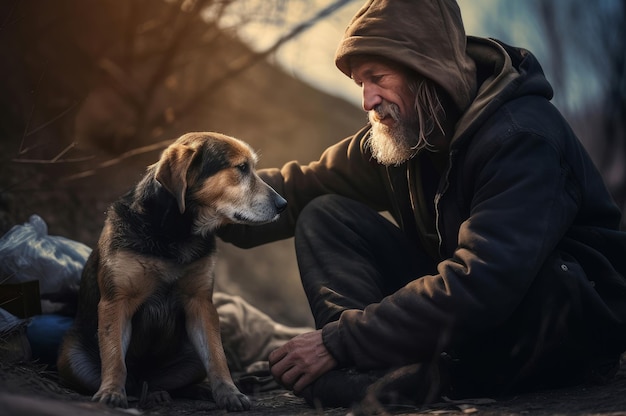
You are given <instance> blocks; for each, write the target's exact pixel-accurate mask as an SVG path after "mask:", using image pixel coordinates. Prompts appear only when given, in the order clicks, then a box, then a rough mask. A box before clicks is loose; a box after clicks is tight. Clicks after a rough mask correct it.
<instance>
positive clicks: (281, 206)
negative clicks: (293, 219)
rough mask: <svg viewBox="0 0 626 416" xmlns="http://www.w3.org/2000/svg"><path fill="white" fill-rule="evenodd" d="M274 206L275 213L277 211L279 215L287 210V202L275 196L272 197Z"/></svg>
mask: <svg viewBox="0 0 626 416" xmlns="http://www.w3.org/2000/svg"><path fill="white" fill-rule="evenodd" d="M274 206H275V207H276V211H278V213H281V212H283V211H284V210H285V208H287V200H286V199H285V198H283V197H282V196H280V195H278V194H276V195H275V196H274Z"/></svg>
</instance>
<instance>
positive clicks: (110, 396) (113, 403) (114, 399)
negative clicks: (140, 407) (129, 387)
mask: <svg viewBox="0 0 626 416" xmlns="http://www.w3.org/2000/svg"><path fill="white" fill-rule="evenodd" d="M91 401H93V402H100V403H104V404H106V405H107V406H109V407H122V408H124V409H126V408H127V407H128V399H127V398H126V390H125V389H124V388H116V387H109V388H100V390H98V391H97V392H96V394H94V395H93V397H92V398H91Z"/></svg>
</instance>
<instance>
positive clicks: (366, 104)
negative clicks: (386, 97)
mask: <svg viewBox="0 0 626 416" xmlns="http://www.w3.org/2000/svg"><path fill="white" fill-rule="evenodd" d="M361 96H362V100H361V106H362V107H363V110H365V111H372V110H373V109H374V108H375V107H376V106H377V105H378V104H380V103H381V102H382V98H381V96H380V94H379V93H378V91H377V88H376V87H374V86H371V85H368V84H363V86H362V87H361Z"/></svg>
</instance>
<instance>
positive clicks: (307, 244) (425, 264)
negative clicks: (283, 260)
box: [295, 195, 436, 328]
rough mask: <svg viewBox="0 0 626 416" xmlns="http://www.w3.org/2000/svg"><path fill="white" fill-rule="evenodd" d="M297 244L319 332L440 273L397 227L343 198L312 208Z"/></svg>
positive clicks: (328, 197) (302, 222)
mask: <svg viewBox="0 0 626 416" xmlns="http://www.w3.org/2000/svg"><path fill="white" fill-rule="evenodd" d="M295 244H296V254H297V259H298V267H299V269H300V276H301V278H302V284H303V287H304V291H305V293H306V295H307V297H308V300H309V304H310V305H311V311H312V313H313V316H314V318H315V324H316V327H317V328H321V327H323V326H324V325H325V324H326V323H328V322H332V321H335V320H337V319H339V316H340V315H341V312H342V311H344V310H346V309H364V308H365V307H366V306H367V305H369V304H371V303H377V302H380V301H381V299H382V298H383V297H385V296H387V295H389V294H391V293H393V292H395V291H396V290H398V289H399V288H401V287H403V286H404V285H406V284H407V283H409V282H410V281H412V280H414V279H416V278H418V277H420V276H423V275H425V274H429V273H433V272H435V271H436V265H435V262H434V261H433V260H432V259H430V258H429V257H428V256H427V255H426V254H425V252H424V251H423V250H421V249H420V248H419V247H418V246H417V245H416V244H415V243H414V242H412V241H410V240H409V239H408V238H407V237H406V235H405V234H404V233H403V232H402V231H401V230H400V229H399V228H398V227H397V226H395V225H394V224H392V223H391V222H390V221H388V220H387V219H385V218H384V217H383V216H381V215H380V214H379V213H378V212H376V211H374V210H372V209H371V208H369V207H367V206H366V205H364V204H361V203H359V202H356V201H353V200H351V199H348V198H345V197H341V196H337V195H326V196H323V197H319V198H317V199H315V200H313V201H312V202H311V203H309V204H308V205H307V207H306V208H305V209H304V210H303V211H302V213H301V215H300V217H299V218H298V223H297V226H296V232H295Z"/></svg>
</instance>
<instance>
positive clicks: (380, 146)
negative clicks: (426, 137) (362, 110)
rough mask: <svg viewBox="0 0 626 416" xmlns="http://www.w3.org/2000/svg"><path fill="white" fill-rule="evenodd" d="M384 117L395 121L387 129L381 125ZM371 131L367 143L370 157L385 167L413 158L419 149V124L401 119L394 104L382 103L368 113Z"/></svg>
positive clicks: (415, 121)
mask: <svg viewBox="0 0 626 416" xmlns="http://www.w3.org/2000/svg"><path fill="white" fill-rule="evenodd" d="M386 116H390V117H391V118H393V120H394V121H395V123H394V125H393V126H391V127H389V126H386V125H385V124H383V123H381V122H380V121H379V120H382V119H383V118H385V117H386ZM368 117H369V120H370V123H371V125H372V130H371V131H370V137H369V139H368V141H367V143H368V145H369V148H370V150H371V152H372V156H373V157H374V158H375V159H376V160H377V161H378V162H379V163H381V164H383V165H386V166H397V165H400V164H402V163H404V162H406V161H407V160H409V159H411V158H412V157H413V156H415V155H416V154H417V153H418V152H419V150H420V147H419V146H418V142H419V139H418V138H419V122H418V121H417V117H416V118H415V119H414V120H407V119H403V118H402V115H401V114H400V109H399V108H398V106H397V105H396V104H393V103H388V102H383V103H381V104H379V105H378V106H376V108H375V109H374V110H372V111H370V112H369V113H368Z"/></svg>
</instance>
